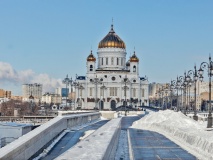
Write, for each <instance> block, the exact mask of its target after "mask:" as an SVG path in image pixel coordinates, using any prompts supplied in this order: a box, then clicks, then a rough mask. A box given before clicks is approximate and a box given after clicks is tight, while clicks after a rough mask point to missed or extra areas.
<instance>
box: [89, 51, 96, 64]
mask: <svg viewBox="0 0 213 160" xmlns="http://www.w3.org/2000/svg"><path fill="white" fill-rule="evenodd" d="M87 61H92V62H95V61H96V58H95V57H94V56H93V54H92V50H91V53H90V55H89V56H88V57H87Z"/></svg>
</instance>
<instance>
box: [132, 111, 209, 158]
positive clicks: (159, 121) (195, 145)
mask: <svg viewBox="0 0 213 160" xmlns="http://www.w3.org/2000/svg"><path fill="white" fill-rule="evenodd" d="M132 128H137V129H146V130H151V131H156V132H158V133H161V134H163V135H165V136H166V137H167V138H169V139H171V140H172V141H174V142H175V143H177V144H178V145H179V146H181V147H182V148H184V149H185V150H187V151H188V152H190V153H191V154H193V155H195V156H196V157H197V158H199V159H202V160H204V159H208V160H213V132H212V131H206V128H205V127H204V126H203V125H201V124H199V123H198V122H196V121H194V120H193V119H191V118H189V117H187V116H185V115H184V114H183V113H181V112H174V111H171V110H166V111H159V112H152V113H150V114H148V115H146V116H145V117H143V118H141V119H140V120H138V121H136V122H134V123H133V125H132Z"/></svg>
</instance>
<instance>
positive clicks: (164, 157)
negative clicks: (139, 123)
mask: <svg viewBox="0 0 213 160" xmlns="http://www.w3.org/2000/svg"><path fill="white" fill-rule="evenodd" d="M128 132H129V135H130V136H129V137H130V142H131V150H132V157H133V159H135V160H139V159H144V160H155V159H159V160H196V157H194V156H193V155H191V154H190V153H188V152H187V151H185V150H184V149H182V148H181V147H180V146H178V145H177V144H175V143H174V142H172V141H171V140H169V139H168V138H166V137H165V136H163V135H161V134H159V133H157V132H153V131H148V130H140V129H134V128H129V129H128Z"/></svg>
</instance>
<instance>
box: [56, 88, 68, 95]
mask: <svg viewBox="0 0 213 160" xmlns="http://www.w3.org/2000/svg"><path fill="white" fill-rule="evenodd" d="M55 93H56V94H59V95H60V96H61V97H68V96H69V88H60V87H59V88H56V90H55Z"/></svg>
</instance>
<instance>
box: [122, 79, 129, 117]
mask: <svg viewBox="0 0 213 160" xmlns="http://www.w3.org/2000/svg"><path fill="white" fill-rule="evenodd" d="M129 82H130V81H129V79H128V78H127V76H125V78H124V79H123V83H124V85H125V86H124V96H125V100H124V107H125V115H126V105H127V102H126V90H127V89H128V87H127V84H128V83H129Z"/></svg>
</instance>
